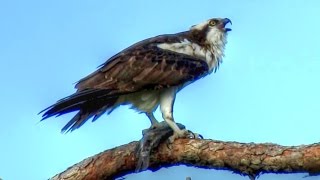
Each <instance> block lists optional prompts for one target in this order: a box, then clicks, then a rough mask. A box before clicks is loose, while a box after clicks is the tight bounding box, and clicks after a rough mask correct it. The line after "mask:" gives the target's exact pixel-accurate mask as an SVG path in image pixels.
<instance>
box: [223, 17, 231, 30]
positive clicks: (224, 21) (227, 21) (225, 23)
mask: <svg viewBox="0 0 320 180" xmlns="http://www.w3.org/2000/svg"><path fill="white" fill-rule="evenodd" d="M229 23H230V24H231V25H232V21H231V20H230V19H229V18H224V19H222V25H223V29H224V30H225V32H228V31H231V30H232V29H231V28H226V25H227V24H229Z"/></svg>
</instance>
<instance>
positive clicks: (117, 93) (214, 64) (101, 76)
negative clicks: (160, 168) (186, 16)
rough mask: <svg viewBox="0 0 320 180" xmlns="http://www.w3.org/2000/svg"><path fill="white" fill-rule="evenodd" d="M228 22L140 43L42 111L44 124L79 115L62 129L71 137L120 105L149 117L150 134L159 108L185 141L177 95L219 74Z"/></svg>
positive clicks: (201, 25) (211, 22) (205, 23)
mask: <svg viewBox="0 0 320 180" xmlns="http://www.w3.org/2000/svg"><path fill="white" fill-rule="evenodd" d="M227 24H232V22H231V20H230V19H229V18H211V19H208V20H206V21H203V22H201V23H199V24H197V25H193V26H191V27H190V29H189V30H187V31H183V32H179V33H176V34H163V35H158V36H155V37H151V38H148V39H145V40H142V41H140V42H137V43H135V44H133V45H131V46H129V47H128V48H126V49H124V50H122V51H120V52H119V53H117V54H115V55H114V56H112V57H110V58H109V59H108V60H107V61H106V62H105V63H103V64H102V65H100V66H99V67H98V68H97V70H96V71H94V72H93V73H91V74H89V75H88V76H86V77H84V78H82V79H80V80H79V81H78V82H77V83H76V85H75V88H76V92H75V93H74V94H71V95H70V96H67V97H65V98H62V99H60V100H58V101H57V102H56V103H55V104H53V105H51V106H49V107H48V108H46V109H44V110H42V111H41V112H40V113H43V114H42V119H41V121H42V120H45V119H47V118H49V117H52V116H60V115H63V114H66V113H70V112H74V111H76V112H77V114H76V115H75V116H74V117H73V118H72V119H71V120H70V121H69V122H68V123H67V124H66V125H65V126H64V127H63V128H62V129H61V132H70V131H73V130H75V129H78V128H80V127H81V126H82V125H83V124H84V123H85V122H87V121H88V120H89V119H92V122H94V121H95V120H97V119H98V118H99V117H101V116H102V115H103V114H105V113H107V114H110V113H111V112H112V111H113V110H114V109H116V108H117V107H119V106H121V105H131V107H132V108H133V109H134V110H136V111H138V112H140V113H144V114H146V115H147V117H148V118H149V120H150V122H151V126H150V128H156V127H157V125H158V124H159V121H158V120H157V119H156V118H155V117H154V112H155V110H156V109H157V108H158V107H159V106H160V111H161V113H162V118H163V120H164V121H165V122H166V123H167V125H168V126H169V127H170V128H172V130H173V137H175V138H180V137H186V136H187V135H188V133H190V131H188V130H185V129H180V128H179V127H178V125H177V124H176V122H175V120H174V118H173V106H174V101H175V98H176V94H177V93H178V92H179V91H180V90H182V89H183V88H184V87H186V86H187V85H189V84H191V83H193V82H195V81H197V80H199V79H201V78H203V77H205V76H206V75H209V74H211V73H212V72H216V70H217V69H218V67H219V65H220V64H221V63H222V59H223V57H224V49H225V45H226V43H227V35H228V32H229V31H231V28H228V27H227Z"/></svg>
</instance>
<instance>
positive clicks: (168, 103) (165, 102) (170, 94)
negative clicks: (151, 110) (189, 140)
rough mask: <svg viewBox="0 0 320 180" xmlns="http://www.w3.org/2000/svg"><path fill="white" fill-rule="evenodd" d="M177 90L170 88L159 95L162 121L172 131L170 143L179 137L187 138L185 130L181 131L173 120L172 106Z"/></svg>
mask: <svg viewBox="0 0 320 180" xmlns="http://www.w3.org/2000/svg"><path fill="white" fill-rule="evenodd" d="M176 92H177V88H176V87H171V88H169V89H166V90H164V91H163V92H162V93H161V95H160V110H161V112H162V117H163V119H164V120H165V121H166V122H167V123H168V125H169V126H170V127H171V128H172V129H173V132H174V134H173V136H172V137H171V138H170V141H174V139H176V138H179V137H186V136H188V134H189V133H188V131H187V130H181V129H180V128H179V127H178V126H177V124H176V123H175V122H174V120H173V115H172V112H173V104H174V100H175V97H176Z"/></svg>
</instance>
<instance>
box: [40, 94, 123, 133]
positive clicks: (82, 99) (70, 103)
mask: <svg viewBox="0 0 320 180" xmlns="http://www.w3.org/2000/svg"><path fill="white" fill-rule="evenodd" d="M110 92H111V90H104V89H86V90H83V91H80V92H76V93H74V94H72V95H71V96H68V97H65V98H63V99H61V100H59V101H58V102H57V103H56V104H54V105H52V106H50V107H48V108H46V109H44V110H42V111H41V112H40V113H43V112H44V114H43V115H42V120H45V119H47V118H49V117H52V116H61V115H63V114H66V113H69V112H73V111H79V112H78V113H77V114H76V115H75V116H74V117H73V118H72V119H71V120H70V121H69V122H68V123H67V124H66V125H65V126H64V127H63V128H62V129H61V132H69V131H73V130H75V129H77V128H79V127H81V126H82V125H83V124H84V123H85V122H86V121H87V120H88V119H90V118H91V117H93V119H92V121H95V120H96V119H98V118H99V117H100V116H101V115H102V114H104V113H105V112H106V111H108V112H109V113H110V112H111V111H112V110H113V109H114V105H115V103H116V101H117V99H118V97H119V95H110ZM40 113H39V114H40ZM42 120H41V121H42Z"/></svg>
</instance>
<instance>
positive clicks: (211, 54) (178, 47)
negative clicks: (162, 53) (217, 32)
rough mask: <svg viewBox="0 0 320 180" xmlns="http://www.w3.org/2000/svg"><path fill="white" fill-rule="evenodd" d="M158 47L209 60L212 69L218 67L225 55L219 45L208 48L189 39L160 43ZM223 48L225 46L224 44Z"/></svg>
mask: <svg viewBox="0 0 320 180" xmlns="http://www.w3.org/2000/svg"><path fill="white" fill-rule="evenodd" d="M158 47H159V48H161V49H165V50H170V51H174V52H177V53H182V54H187V55H190V56H194V57H197V58H200V59H202V60H204V61H206V62H207V64H208V66H209V70H210V71H212V70H213V69H215V68H216V66H217V65H218V62H219V61H221V60H222V57H223V49H221V48H220V47H219V46H217V47H215V46H212V48H210V49H206V48H204V47H201V46H200V45H198V44H197V43H193V42H190V41H189V40H187V39H184V40H183V41H182V42H179V43H162V44H158ZM222 48H224V46H223V47H222Z"/></svg>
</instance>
